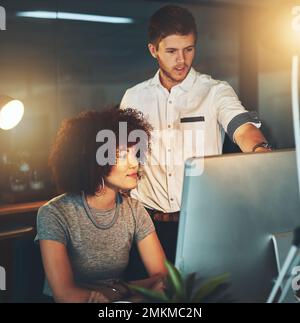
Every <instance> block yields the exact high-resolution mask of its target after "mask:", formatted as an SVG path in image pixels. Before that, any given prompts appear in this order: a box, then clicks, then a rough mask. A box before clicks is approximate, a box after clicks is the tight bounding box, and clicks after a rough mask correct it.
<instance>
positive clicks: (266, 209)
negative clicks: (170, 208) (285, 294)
mask: <svg viewBox="0 0 300 323" xmlns="http://www.w3.org/2000/svg"><path fill="white" fill-rule="evenodd" d="M202 162H203V159H202V160H201V158H190V159H188V160H187V161H186V164H185V177H184V185H183V195H182V207H181V212H180V220H179V231H178V240H177V251H176V263H175V264H176V267H177V268H179V270H180V271H181V272H182V273H183V275H184V276H186V275H188V274H189V273H193V272H196V273H197V274H198V276H199V277H200V278H203V279H205V278H211V277H214V276H216V275H219V274H222V273H228V274H229V275H230V281H229V283H230V287H229V290H228V292H229V294H230V296H231V297H232V298H233V299H234V300H235V301H238V302H266V300H267V297H268V295H269V293H270V291H271V288H272V285H273V283H274V279H276V277H277V274H278V271H277V265H276V259H275V254H274V246H273V243H272V235H273V234H276V233H280V232H288V231H292V230H293V229H294V228H295V227H297V226H299V224H300V203H299V194H298V184H297V170H296V156H295V152H294V151H291V150H289V151H278V152H270V153H256V154H252V153H251V154H233V155H226V156H213V157H206V158H204V172H203V173H202V174H201V175H197V171H196V172H195V170H197V167H201V165H202ZM191 170H192V171H193V172H192V175H194V176H191ZM200 172H201V170H200V169H199V173H200ZM195 174H196V176H195Z"/></svg>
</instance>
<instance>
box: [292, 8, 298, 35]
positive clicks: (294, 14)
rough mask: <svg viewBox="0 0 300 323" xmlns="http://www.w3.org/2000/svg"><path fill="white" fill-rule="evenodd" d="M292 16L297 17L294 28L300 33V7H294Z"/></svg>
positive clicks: (293, 24)
mask: <svg viewBox="0 0 300 323" xmlns="http://www.w3.org/2000/svg"><path fill="white" fill-rule="evenodd" d="M292 15H293V16H295V17H294V18H293V20H292V28H293V30H294V31H299V32H300V6H296V7H293V9H292Z"/></svg>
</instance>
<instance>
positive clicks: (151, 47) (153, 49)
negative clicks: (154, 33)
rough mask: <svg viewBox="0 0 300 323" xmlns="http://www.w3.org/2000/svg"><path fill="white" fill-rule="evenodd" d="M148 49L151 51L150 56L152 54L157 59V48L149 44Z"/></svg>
mask: <svg viewBox="0 0 300 323" xmlns="http://www.w3.org/2000/svg"><path fill="white" fill-rule="evenodd" d="M148 49H149V52H150V54H151V55H152V56H153V57H154V58H157V54H156V47H155V46H154V45H153V44H151V43H149V44H148Z"/></svg>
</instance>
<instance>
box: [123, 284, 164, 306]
mask: <svg viewBox="0 0 300 323" xmlns="http://www.w3.org/2000/svg"><path fill="white" fill-rule="evenodd" d="M127 286H128V288H130V290H132V291H134V292H137V293H139V294H142V295H143V296H145V297H146V298H148V299H151V300H154V301H156V302H164V303H169V301H170V300H169V299H168V297H167V296H166V295H165V294H164V293H162V292H156V291H153V290H151V289H147V288H144V287H141V286H137V285H131V284H127Z"/></svg>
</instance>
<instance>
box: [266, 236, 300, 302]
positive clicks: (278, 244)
mask: <svg viewBox="0 0 300 323" xmlns="http://www.w3.org/2000/svg"><path fill="white" fill-rule="evenodd" d="M272 241H273V246H274V252H275V258H276V264H277V270H278V274H279V272H280V270H281V268H282V265H283V263H284V261H285V258H286V255H287V254H288V252H289V250H290V247H291V245H292V242H293V231H289V232H284V233H276V234H273V235H272ZM285 282H286V279H285V280H283V282H282V284H281V287H280V292H282V289H283V287H284V284H285ZM274 283H275V279H274ZM283 303H298V302H297V300H296V298H295V296H294V293H293V291H292V288H290V289H289V292H288V293H287V295H286V297H285V300H284V301H283Z"/></svg>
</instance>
